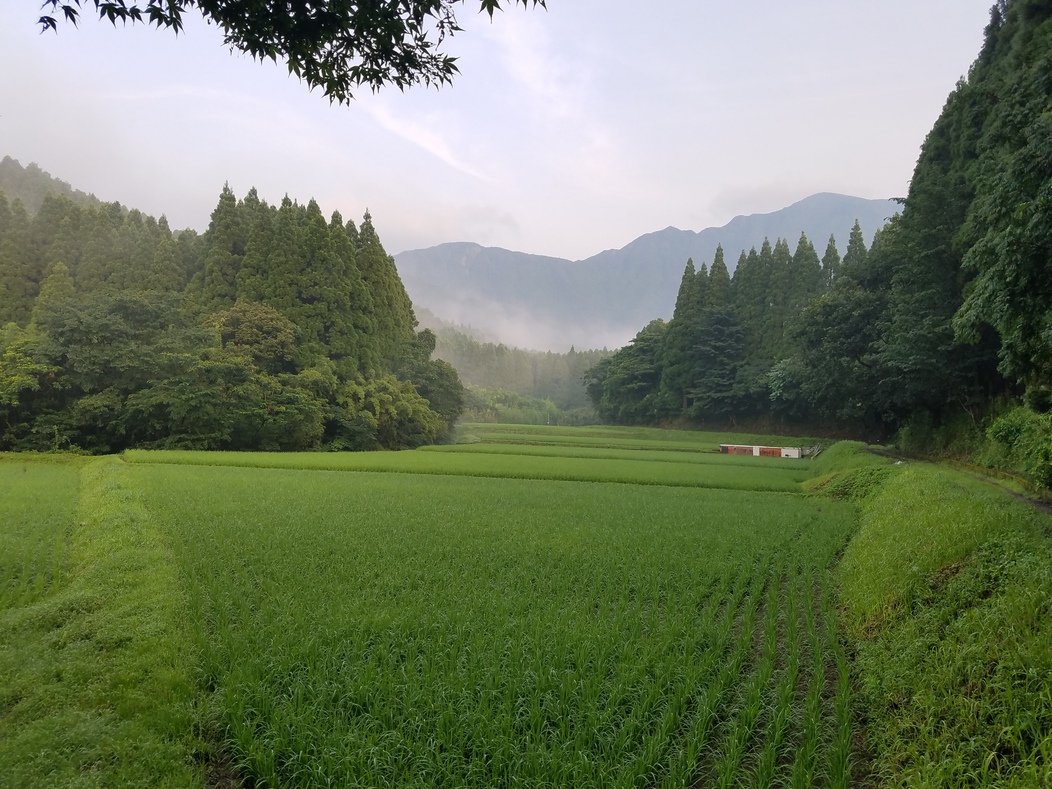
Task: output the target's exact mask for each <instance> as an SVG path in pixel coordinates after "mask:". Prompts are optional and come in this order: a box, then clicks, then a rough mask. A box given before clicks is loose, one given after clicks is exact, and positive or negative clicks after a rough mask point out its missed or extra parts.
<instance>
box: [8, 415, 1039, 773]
mask: <svg viewBox="0 0 1052 789" xmlns="http://www.w3.org/2000/svg"><path fill="white" fill-rule="evenodd" d="M464 433H465V440H467V441H469V442H470V443H465V444H459V445H455V446H449V447H438V448H431V449H428V450H419V451H414V452H401V453H369V454H323V453H313V454H262V453H260V454H255V453H242V454H237V453H230V454H225V453H212V454H209V453H161V452H129V453H126V455H125V456H123V457H107V458H96V459H88V458H75V457H55V456H30V455H7V456H3V457H2V458H0V520H2V522H3V524H4V526H3V532H2V533H0V539H2V547H3V550H2V552H0V572H2V586H0V785H2V786H56V787H58V786H70V787H95V786H99V787H101V786H173V787H174V786H195V785H196V786H231V785H237V784H239V783H243V784H244V785H246V786H251V785H256V786H303V787H308V786H309V787H313V786H326V785H339V786H375V785H399V786H421V787H424V786H480V787H481V786H494V785H512V784H529V785H552V786H558V785H573V786H643V785H646V786H658V785H660V786H669V787H675V786H681V787H690V786H757V787H766V786H775V785H777V786H798V787H808V786H831V787H836V786H844V787H846V786H856V785H863V786H865V785H880V786H885V785H886V786H912V785H927V786H946V787H952V786H976V785H978V786H1019V787H1030V786H1047V785H1049V781H1050V778H1052V772H1050V770H1052V624H1050V622H1052V610H1050V607H1052V579H1050V573H1049V567H1052V529H1050V523H1052V521H1049V519H1048V517H1047V516H1046V515H1044V514H1042V513H1039V512H1035V511H1033V510H1031V509H1029V508H1028V507H1026V506H1025V505H1024V504H1021V503H1019V502H1017V501H1014V500H1013V499H1012V498H1011V497H1009V496H1006V495H1004V494H1003V493H1002V492H1000V491H996V490H992V489H990V488H989V487H988V486H986V485H984V484H982V483H980V482H977V481H975V480H972V479H969V478H968V477H967V476H966V475H963V474H960V473H958V472H955V471H953V470H950V469H946V468H940V467H934V466H929V465H925V464H915V463H907V464H904V465H898V466H896V465H893V464H892V463H891V462H889V461H887V460H885V459H882V458H877V457H874V456H872V455H870V454H868V453H866V452H864V451H862V448H861V446H860V445H853V444H850V443H842V444H838V445H836V446H835V447H833V448H832V449H830V450H828V451H827V452H825V453H823V454H822V455H821V456H819V458H818V459H817V460H814V461H808V460H804V461H793V460H784V461H783V460H781V459H770V458H750V457H728V456H721V455H719V454H717V453H714V452H713V451H712V450H713V448H714V447H715V446H717V445H718V444H719V443H721V442H731V441H733V442H735V443H745V442H746V441H745V439H750V441H749V443H752V442H753V440H755V441H756V442H758V443H766V444H769V443H772V442H773V441H774V440H775V439H773V438H771V437H740V436H737V437H728V436H717V435H713V434H702V433H689V432H673V431H644V430H622V429H610V428H578V429H558V428H539V427H516V428H509V427H508V426H485V425H475V426H468V427H467V428H466V429H465V431H464Z"/></svg>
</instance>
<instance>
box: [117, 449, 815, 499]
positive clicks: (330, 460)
mask: <svg viewBox="0 0 1052 789" xmlns="http://www.w3.org/2000/svg"><path fill="white" fill-rule="evenodd" d="M125 459H126V460H128V461H129V462H132V463H163V464H186V465H206V466H240V467H253V468H278V469H295V470H331V471H367V472H397V473H403V474H441V475H455V476H475V477H497V478H504V479H537V480H563V481H570V482H620V483H628V484H635V485H668V486H675V487H700V488H727V489H732V490H766V491H783V492H791V491H798V490H799V489H800V483H801V482H802V481H803V480H804V479H806V478H807V475H808V471H807V469H806V467H803V468H800V467H789V466H784V467H777V468H770V467H759V466H757V467H755V468H744V467H741V466H729V465H726V466H724V465H719V464H707V465H699V464H681V463H646V462H639V461H637V460H630V459H621V460H605V459H592V458H575V457H560V458H552V457H531V456H526V455H485V456H480V455H473V454H469V453H454V452H420V451H410V452H347V453H318V452H306V453H293V452H288V453H277V452H275V453H268V452H180V451H172V450H129V451H127V452H126V453H125Z"/></svg>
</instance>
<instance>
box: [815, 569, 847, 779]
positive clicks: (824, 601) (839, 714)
mask: <svg viewBox="0 0 1052 789" xmlns="http://www.w3.org/2000/svg"><path fill="white" fill-rule="evenodd" d="M820 586H821V610H822V612H823V624H824V625H825V639H826V644H827V649H828V652H829V654H830V655H831V657H832V661H833V665H834V666H835V679H834V680H833V682H834V683H835V686H834V687H833V688H827V693H829V694H831V695H832V699H831V702H830V705H831V707H832V709H831V711H830V714H828V727H829V731H828V732H827V740H828V756H827V760H828V761H827V766H826V774H827V775H828V777H829V785H830V786H831V787H832V788H833V789H847V787H848V786H850V785H851V773H852V769H851V768H852V763H851V756H852V747H853V743H854V725H853V719H852V713H851V708H852V704H853V696H852V687H851V666H850V664H849V662H848V657H847V651H846V650H845V649H844V644H843V642H842V640H841V638H840V631H839V627H838V622H837V617H836V615H835V613H834V610H835V609H834V607H833V600H832V595H831V591H830V583H829V576H828V574H825V573H824V574H823V575H822V576H821V581H820Z"/></svg>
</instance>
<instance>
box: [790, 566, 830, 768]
mask: <svg viewBox="0 0 1052 789" xmlns="http://www.w3.org/2000/svg"><path fill="white" fill-rule="evenodd" d="M800 580H801V581H802V584H801V592H802V598H803V599H802V603H803V605H802V606H801V608H802V613H803V618H804V631H805V632H804V638H805V639H806V642H807V647H808V662H809V663H810V665H809V666H808V667H807V668H806V669H805V671H806V672H807V691H806V695H805V696H804V700H803V709H802V710H800V739H799V742H798V744H797V749H796V759H795V760H794V762H793V768H792V779H791V785H792V787H793V789H808V787H812V786H814V785H815V784H816V782H817V781H818V778H819V770H818V768H819V751H820V747H821V745H822V732H823V709H822V701H823V696H824V691H825V681H826V676H825V674H826V664H825V653H824V650H823V647H824V639H823V635H824V633H823V630H822V628H821V626H820V625H819V620H818V617H817V616H816V612H815V593H814V590H815V583H816V579H815V572H814V568H812V567H811V566H809V565H805V566H804V567H803V571H802V572H801V574H800Z"/></svg>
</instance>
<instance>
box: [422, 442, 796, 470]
mask: <svg viewBox="0 0 1052 789" xmlns="http://www.w3.org/2000/svg"><path fill="white" fill-rule="evenodd" d="M419 451H420V452H437V453H440V454H450V453H454V454H470V455H518V456H522V455H529V456H533V457H555V458H559V457H575V458H592V459H599V460H636V461H645V462H648V463H650V462H662V463H695V464H701V465H712V464H719V465H722V466H745V467H752V468H755V467H757V466H759V467H772V468H779V469H786V468H792V469H806V470H808V471H809V472H810V470H811V461H810V460H807V459H793V458H771V457H754V456H752V455H724V454H720V453H719V452H700V451H690V452H684V451H673V450H669V449H615V448H606V447H590V446H578V445H575V444H567V445H558V446H557V445H546V444H499V443H495V444H436V445H434V446H427V447H421V448H420V450H419Z"/></svg>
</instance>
